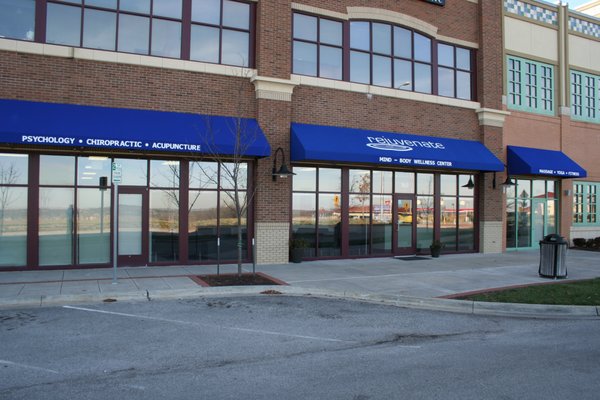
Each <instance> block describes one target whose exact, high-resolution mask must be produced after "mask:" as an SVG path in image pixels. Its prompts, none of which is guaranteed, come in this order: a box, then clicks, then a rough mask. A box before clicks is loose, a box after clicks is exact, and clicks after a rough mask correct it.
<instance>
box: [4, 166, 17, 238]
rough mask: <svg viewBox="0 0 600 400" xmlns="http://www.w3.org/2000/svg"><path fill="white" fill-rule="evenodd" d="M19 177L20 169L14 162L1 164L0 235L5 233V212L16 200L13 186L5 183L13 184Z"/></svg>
mask: <svg viewBox="0 0 600 400" xmlns="http://www.w3.org/2000/svg"><path fill="white" fill-rule="evenodd" d="M18 179H19V171H18V170H17V168H15V166H14V164H12V163H10V164H9V165H8V166H4V165H0V235H2V234H3V233H4V212H5V211H6V208H7V207H9V206H10V205H11V203H13V202H14V199H13V198H12V197H13V196H12V195H13V193H12V191H11V189H12V187H10V186H5V185H12V184H14V183H16V182H17V180H18Z"/></svg>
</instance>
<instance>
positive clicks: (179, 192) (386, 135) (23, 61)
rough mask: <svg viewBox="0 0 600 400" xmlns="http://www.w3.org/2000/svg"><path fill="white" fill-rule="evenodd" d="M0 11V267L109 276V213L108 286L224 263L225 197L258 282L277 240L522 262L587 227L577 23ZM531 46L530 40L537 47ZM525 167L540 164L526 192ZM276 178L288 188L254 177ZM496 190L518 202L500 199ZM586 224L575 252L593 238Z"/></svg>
mask: <svg viewBox="0 0 600 400" xmlns="http://www.w3.org/2000/svg"><path fill="white" fill-rule="evenodd" d="M444 3H445V4H444ZM0 8H1V12H0V36H1V38H0V78H1V82H2V83H1V84H0V151H1V152H2V154H0V168H1V169H0V213H1V214H0V224H1V225H0V265H2V268H5V269H15V268H16V269H30V268H56V267H73V268H83V267H90V266H96V267H97V266H108V265H110V264H111V262H112V257H113V256H112V254H113V251H112V250H113V248H112V247H113V245H112V243H113V239H114V236H113V230H112V226H113V219H112V217H113V214H114V210H115V207H114V205H115V204H118V206H119V207H118V210H119V211H118V214H119V223H118V261H119V265H164V264H175V263H177V264H186V263H190V264H197V263H214V262H215V261H216V260H217V258H219V259H220V260H222V261H232V260H234V259H235V256H236V253H237V250H236V249H237V229H236V226H237V213H236V212H235V211H234V208H235V207H234V205H235V202H234V201H233V200H232V198H233V197H234V196H235V193H236V192H237V194H238V195H239V196H241V198H245V199H247V210H242V211H244V212H243V216H242V223H243V225H244V229H243V240H242V244H241V246H242V248H243V253H244V257H245V258H247V259H249V258H250V257H252V256H255V257H256V260H257V262H258V263H280V262H287V259H288V244H289V239H290V238H292V237H293V238H294V239H295V240H298V239H302V243H303V245H304V246H305V249H304V256H305V257H306V258H328V257H330V258H340V257H341V258H350V257H370V256H392V255H402V254H415V253H428V252H429V245H430V244H431V243H432V242H433V241H434V240H439V241H441V242H442V243H443V244H444V252H446V253H457V252H501V251H505V250H506V249H507V248H508V249H510V248H530V247H532V246H533V245H534V243H535V242H536V240H537V238H538V237H539V236H540V235H543V234H546V233H551V232H554V231H559V232H560V233H561V234H563V235H567V236H573V234H575V233H574V230H575V232H576V233H577V234H579V233H580V231H577V229H580V228H579V226H578V225H577V223H571V221H573V220H574V219H575V220H577V218H579V215H580V214H581V218H584V219H585V218H590V217H589V216H590V215H591V214H593V213H592V212H591V211H589V210H591V209H590V208H589V207H590V205H591V203H590V202H591V201H592V198H591V197H589V199H588V197H585V196H583V197H582V198H585V199H588V200H585V201H584V200H582V201H579V200H576V203H577V204H576V205H577V206H579V205H581V207H584V208H585V207H588V208H587V210H588V211H587V212H586V213H575V214H573V212H572V209H573V207H572V202H573V197H572V196H573V193H574V194H575V195H576V196H579V195H580V194H581V193H582V191H586V190H591V189H590V188H594V190H595V189H596V186H595V185H594V184H590V183H589V180H587V179H584V178H585V176H586V171H587V175H588V176H589V177H590V178H591V180H593V179H596V180H598V177H597V176H595V175H594V171H597V172H595V174H596V175H598V174H599V173H600V166H598V165H597V161H596V160H595V159H594V156H593V152H594V150H593V146H578V143H577V142H573V141H572V139H571V138H573V137H577V138H578V140H582V139H583V138H585V139H586V140H588V141H590V144H592V143H593V144H595V145H596V146H597V145H598V142H597V137H598V128H597V125H595V122H596V121H594V119H595V118H596V116H597V115H598V114H597V113H598V112H600V110H598V104H600V103H599V101H600V100H599V99H597V98H595V101H596V103H595V104H596V106H593V107H592V108H593V109H594V110H595V111H594V113H595V114H594V117H593V118H592V117H590V118H588V119H586V118H583V119H582V120H580V121H577V122H576V121H575V118H574V117H573V116H571V118H570V117H569V115H568V114H569V113H568V111H569V110H570V109H571V108H570V107H571V103H570V102H569V101H570V96H568V95H566V93H568V87H569V85H568V84H567V83H566V82H567V80H568V78H569V73H568V72H565V71H568V69H567V68H573V69H575V68H576V67H577V71H580V72H581V73H585V77H586V78H587V77H588V76H591V77H593V76H594V75H593V73H594V71H596V73H597V70H598V68H600V67H598V65H600V64H598V62H597V61H596V60H594V59H593V57H595V55H590V54H592V53H593V52H591V51H590V52H588V53H583V52H584V51H586V50H584V47H585V46H588V47H585V48H586V49H593V48H595V47H594V46H597V45H598V44H599V41H598V37H597V36H595V34H594V32H595V31H594V28H593V26H596V27H598V25H595V24H596V22H595V21H596V20H594V19H590V18H585V19H582V21H584V22H585V26H586V27H591V28H589V32H591V33H585V32H583V33H581V32H578V31H575V29H577V28H576V27H574V26H575V25H573V26H571V25H570V24H568V23H567V22H565V21H567V20H568V19H570V18H572V17H567V16H568V15H569V13H568V11H567V10H566V9H565V8H564V7H556V6H551V5H548V4H546V3H537V2H526V3H524V2H520V1H515V0H506V1H505V2H504V3H503V2H497V1H494V0H452V1H447V2H444V1H437V0H407V1H401V2H400V1H389V0H387V1H386V0H381V1H368V2H367V1H359V0H355V1H350V0H348V1H333V0H332V1H319V2H316V1H313V0H303V1H299V2H291V1H286V0H258V1H250V0H248V1H242V0H179V1H176V0H147V1H127V0H119V1H117V0H85V1H58V0H56V1H54V0H29V1H15V0H0ZM538 9H539V10H538ZM532 10H533V11H532ZM555 14H556V15H555ZM555 17H556V19H554V18H555ZM540 18H541V19H540ZM546 18H548V20H546ZM578 18H579V17H578ZM513 25H515V26H516V28H515V29H521V31H517V32H521V33H524V34H527V35H529V36H524V37H519V34H515V33H514V32H513ZM586 29H588V28H586ZM537 31H540V32H542V33H543V34H545V35H547V36H548V38H549V40H548V41H544V42H543V43H541V42H536V41H537V40H538V39H537V37H538V36H536V35H537V34H538V33H539V32H537ZM586 32H587V31H586ZM571 37H573V39H572V40H573V41H574V43H575V44H573V45H569V46H568V45H566V44H565V43H567V42H569V40H571ZM525 39H527V40H529V41H527V40H525ZM503 42H505V43H506V46H505V47H503ZM554 42H556V43H555V44H556V47H552V48H550V47H551V46H552V44H551V43H554ZM569 43H570V42H569ZM519 46H527V47H519ZM577 46H579V47H577ZM582 46H583V47H582ZM547 47H548V48H547ZM567 48H568V50H567ZM554 50H555V54H554V55H550V53H552V51H554ZM570 51H572V52H575V53H576V54H575V55H573V54H571V56H570V59H568V60H567V59H566V54H567V53H569V52H570ZM596 54H600V53H596ZM586 57H587V59H586ZM527 60H531V61H533V62H535V67H536V68H539V70H540V71H541V70H543V71H546V75H543V76H540V77H539V81H540V82H542V81H543V82H546V83H547V82H548V80H550V81H551V82H552V83H551V84H549V85H550V86H548V85H546V86H544V87H542V86H540V87H536V89H535V90H539V93H540V96H541V97H540V98H539V99H537V100H536V101H539V102H540V104H542V105H541V106H540V107H541V108H539V109H538V108H536V107H529V108H528V107H524V106H522V105H523V102H525V101H526V100H527V101H532V100H531V99H530V98H531V97H532V96H528V97H527V96H525V94H523V98H522V99H521V101H522V103H520V106H517V105H516V104H517V103H516V101H517V100H518V99H517V100H514V99H515V98H516V97H515V93H514V92H515V89H514V88H515V87H519V88H520V87H521V86H515V82H514V79H512V80H509V79H508V76H513V75H514V73H515V68H516V67H515V65H516V64H515V62H521V63H522V64H519V65H524V66H525V65H534V64H531V63H530V64H527ZM569 60H570V61H569ZM573 60H578V61H573ZM581 63H583V64H581ZM569 66H570V67H569ZM594 66H595V69H594ZM549 67H552V68H550V69H551V70H552V72H547V71H548V68H549ZM544 68H546V69H544ZM536 71H537V69H536ZM561 71H562V72H561ZM511 73H512V74H513V75H510V74H511ZM548 73H550V74H552V75H551V76H550V77H549V76H548V75H547V74H548ZM573 73H574V74H575V75H577V72H573ZM530 75H531V74H529V75H528V76H530ZM575 75H574V76H575ZM523 76H525V72H523ZM577 76H579V75H577ZM595 79H596V78H595ZM517 83H519V84H520V83H522V86H523V87H525V86H527V85H525V82H524V81H523V82H517ZM596 84H597V83H596ZM511 85H512V86H511ZM529 86H530V87H531V85H529ZM588 86H589V85H588ZM558 88H562V89H561V91H560V92H558ZM527 90H529V89H527ZM549 91H550V92H549ZM529 93H530V92H528V94H529ZM542 93H544V94H545V95H544V96H545V97H544V96H542ZM536 96H537V92H536ZM596 96H597V95H596ZM526 97H527V98H526ZM549 99H550V100H549ZM544 101H545V103H544ZM548 101H550V102H551V104H549V103H548ZM586 101H587V100H586ZM544 104H545V105H544ZM586 104H588V103H586ZM544 107H546V108H544ZM573 107H575V108H574V109H577V108H576V107H577V104H576V103H574V105H573ZM594 107H595V108H594ZM588 108H589V107H588ZM540 110H541V111H540ZM577 110H578V109H577ZM571 120H573V121H571ZM525 131H526V132H527V134H526V135H525V134H523V132H525ZM577 135H579V136H577ZM581 135H583V136H581ZM586 135H587V136H586ZM546 138H547V139H546ZM508 146H511V147H510V148H509V147H508ZM523 148H525V150H523ZM532 148H534V149H532ZM535 149H539V150H552V152H546V153H544V152H541V153H540V152H539V151H534V150H535ZM563 152H564V153H563ZM565 154H567V155H569V156H570V157H571V158H572V159H570V158H568V157H567V156H565ZM540 158H541V159H542V160H544V159H546V160H550V159H552V163H550V164H551V165H548V166H546V165H544V166H543V168H538V170H536V171H534V170H533V169H532V168H533V167H534V166H535V165H534V164H535V162H536V161H539V159H540ZM282 165H287V166H292V167H293V172H294V173H295V175H294V176H293V177H291V178H282V177H278V176H274V174H273V171H276V170H278V169H279V168H280V167H281V166H282ZM505 165H508V170H507V169H506V168H505ZM580 165H581V167H580ZM237 167H240V168H239V169H238V168H237ZM528 167H529V169H527V168H528ZM582 167H583V168H582ZM115 168H116V171H117V172H116V173H115V172H113V171H115ZM119 170H121V173H119V172H118V171H119ZM232 171H234V172H235V173H236V175H235V176H238V175H239V179H237V181H236V182H234V180H233V179H232V174H231V172H232ZM540 171H542V172H540ZM549 171H550V172H549ZM507 172H508V173H511V177H512V178H513V179H516V183H517V184H518V186H516V187H511V186H503V185H501V183H502V182H505V180H506V179H507V177H508V175H507ZM238 173H239V174H238ZM559 173H562V175H559ZM576 174H578V175H576ZM574 176H579V177H580V179H577V180H576V181H575V184H573V180H572V178H573V177H574ZM100 178H106V184H105V182H104V181H103V180H102V179H100ZM115 178H116V181H118V182H116V183H118V184H119V193H118V198H117V200H116V202H115V200H113V199H114V197H115V196H114V194H115V192H114V190H113V189H114V185H111V184H110V182H111V181H115ZM590 178H588V179H590ZM540 182H541V183H540ZM527 184H528V185H529V189H527V190H525V189H526V187H525V186H526V185H527ZM541 185H543V196H542V192H541V191H540V190H541V189H540V187H541ZM578 185H579V186H581V188H580V187H579V186H578ZM236 189H237V190H236ZM523 190H525V191H526V193H525V196H520V194H521V193H522V191H523ZM586 193H587V192H586ZM594 193H595V192H594ZM575 199H579V197H575ZM586 201H587V202H586ZM593 201H596V199H595V197H594V198H593ZM239 203H240V202H238V204H239ZM242 203H243V204H244V205H246V203H244V202H242ZM511 205H512V206H511ZM511 207H513V208H511ZM535 207H538V208H539V209H543V212H544V214H543V215H544V218H543V221H542V222H543V223H542V225H541V232H540V228H539V220H538V219H536V218H537V217H536V215H538V214H536V212H535ZM575 209H576V210H577V208H575ZM582 209H583V208H582ZM594 210H595V209H594ZM594 212H595V211H594ZM551 215H553V216H554V217H551ZM594 215H595V214H594ZM595 222H596V219H594V223H595ZM536 223H537V225H536ZM594 223H591V222H590V223H589V224H586V225H585V232H586V234H588V235H594V234H596V235H600V233H597V232H596V231H595V229H596V228H598V227H597V226H596V227H594ZM599 223H600V222H599ZM253 242H254V243H255V244H256V248H255V251H253V249H252V243H253Z"/></svg>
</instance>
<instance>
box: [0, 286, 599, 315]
mask: <svg viewBox="0 0 600 400" xmlns="http://www.w3.org/2000/svg"><path fill="white" fill-rule="evenodd" d="M267 290H273V291H276V292H279V293H281V294H283V295H290V296H313V297H322V298H339V299H347V300H356V301H365V302H369V303H376V304H385V305H391V306H396V307H403V308H412V309H421V310H431V311H444V312H455V313H461V314H474V315H496V316H506V317H528V318H578V319H595V318H600V307H597V306H562V305H543V304H515V303H487V302H478V301H471V300H453V299H440V298H419V297H410V296H400V295H379V294H366V293H354V292H348V291H335V290H323V289H309V288H303V287H297V286H296V287H295V286H246V287H231V286H228V287H198V288H193V289H173V290H164V289H163V290H153V291H136V292H128V293H120V294H119V293H98V294H72V295H52V296H31V297H25V298H20V299H19V298H17V299H4V300H0V301H1V303H0V309H12V308H26V307H50V306H60V305H67V304H90V303H100V302H105V301H115V300H116V301H152V300H173V299H185V298H194V297H207V296H248V295H260V294H261V292H264V291H267Z"/></svg>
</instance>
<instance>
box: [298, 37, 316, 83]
mask: <svg viewBox="0 0 600 400" xmlns="http://www.w3.org/2000/svg"><path fill="white" fill-rule="evenodd" d="M293 62H294V73H295V74H302V75H311V76H316V75H317V45H315V44H312V43H304V42H294V60H293Z"/></svg>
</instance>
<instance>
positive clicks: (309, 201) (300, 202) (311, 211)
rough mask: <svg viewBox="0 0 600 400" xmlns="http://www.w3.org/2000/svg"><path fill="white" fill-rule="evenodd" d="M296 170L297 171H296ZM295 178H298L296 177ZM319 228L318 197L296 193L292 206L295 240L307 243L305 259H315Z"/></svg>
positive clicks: (311, 194)
mask: <svg viewBox="0 0 600 400" xmlns="http://www.w3.org/2000/svg"><path fill="white" fill-rule="evenodd" d="M294 170H295V169H294ZM294 178H296V177H295V176H294ZM316 226H317V204H316V195H315V194H313V193H294V194H293V206H292V231H293V235H294V239H301V240H304V241H305V242H306V245H307V248H306V249H305V250H304V256H305V257H314V256H315V249H316V247H317V243H316V240H315V239H316V238H315V232H316Z"/></svg>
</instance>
